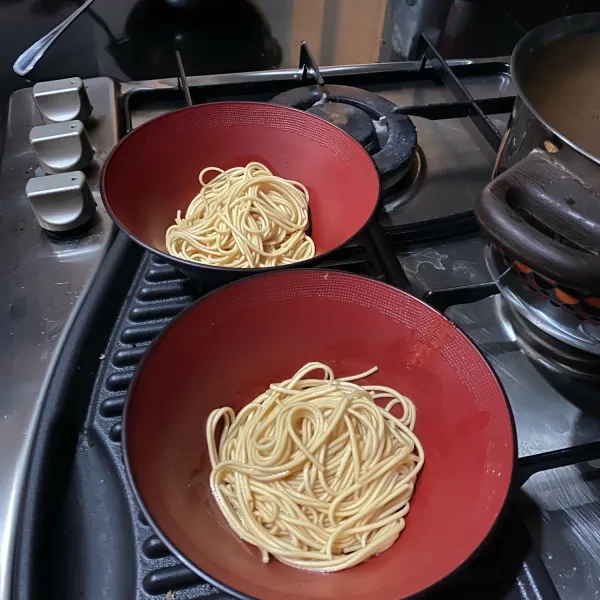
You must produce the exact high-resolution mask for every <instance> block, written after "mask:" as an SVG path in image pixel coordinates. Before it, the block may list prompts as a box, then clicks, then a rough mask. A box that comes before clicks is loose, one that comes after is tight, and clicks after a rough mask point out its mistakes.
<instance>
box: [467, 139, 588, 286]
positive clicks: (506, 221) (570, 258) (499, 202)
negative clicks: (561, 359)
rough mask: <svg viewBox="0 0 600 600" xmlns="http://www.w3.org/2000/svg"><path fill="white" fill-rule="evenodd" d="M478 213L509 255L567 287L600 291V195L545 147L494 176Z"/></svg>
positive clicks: (490, 234)
mask: <svg viewBox="0 0 600 600" xmlns="http://www.w3.org/2000/svg"><path fill="white" fill-rule="evenodd" d="M475 215H476V217H477V220H478V221H479V224H480V225H481V226H482V228H483V229H484V230H485V231H486V233H487V234H488V235H489V236H490V237H491V238H492V240H493V241H494V242H496V243H497V244H498V245H499V246H500V247H501V248H502V249H503V251H505V252H506V254H507V255H508V257H509V258H510V259H517V260H519V261H521V262H523V263H524V264H525V265H527V266H528V267H530V268H531V269H533V270H534V271H536V272H538V273H540V274H541V275H544V276H545V277H547V278H549V279H551V280H553V281H555V282H557V283H560V284H561V285H564V286H566V287H571V288H575V289H578V290H583V291H587V292H598V291H600V256H599V255H598V253H599V252H600V195H598V194H597V193H596V192H594V190H592V189H590V188H589V187H587V186H586V185H585V184H584V183H583V182H582V181H581V180H580V179H578V178H577V177H576V176H575V175H573V174H572V173H571V172H570V171H569V170H567V169H566V167H565V166H564V165H562V163H560V162H559V161H558V160H556V159H555V158H554V157H552V156H551V155H550V154H548V153H546V152H544V151H542V150H538V149H536V150H533V151H532V152H531V153H530V154H529V155H528V156H526V157H525V158H524V159H522V160H521V161H519V162H518V163H517V164H515V165H513V166H512V167H510V168H509V169H507V170H506V171H504V172H503V173H502V174H501V175H499V176H498V177H496V178H495V179H493V180H492V181H491V182H490V183H489V184H488V185H486V187H485V188H484V189H483V191H482V192H481V194H480V196H479V198H478V200H477V202H476V204H475Z"/></svg>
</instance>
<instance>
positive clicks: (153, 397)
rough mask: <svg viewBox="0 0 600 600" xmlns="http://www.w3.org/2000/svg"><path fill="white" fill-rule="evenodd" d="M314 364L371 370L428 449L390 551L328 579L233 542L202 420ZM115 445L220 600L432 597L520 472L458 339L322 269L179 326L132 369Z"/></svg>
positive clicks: (264, 280) (204, 306) (159, 524)
mask: <svg viewBox="0 0 600 600" xmlns="http://www.w3.org/2000/svg"><path fill="white" fill-rule="evenodd" d="M309 361H321V362H324V363H327V364H329V365H330V366H331V367H332V368H333V370H334V372H335V373H336V375H337V376H346V375H350V374H355V373H359V372H361V371H365V370H367V369H370V368H371V367H372V366H374V365H376V366H378V367H379V371H378V372H377V373H376V374H375V375H374V376H372V378H370V380H369V381H372V382H373V383H378V384H384V385H388V386H391V387H393V388H396V389H398V390H399V391H400V392H401V393H403V394H406V395H407V396H409V397H410V398H411V399H412V400H413V401H414V403H415V405H416V409H417V423H416V429H415V432H416V434H417V435H418V436H419V438H420V440H421V442H422V444H423V447H424V449H425V466H424V468H423V471H422V473H421V475H420V477H419V480H418V483H417V487H416V491H415V494H414V497H413V499H412V501H411V510H410V513H409V514H408V517H407V525H406V529H405V530H404V531H403V532H402V533H401V535H400V537H399V539H398V540H397V541H396V542H395V543H394V544H393V546H392V547H391V548H389V549H388V550H386V551H385V552H383V553H382V554H380V555H379V556H376V557H373V558H371V559H369V560H368V561H366V562H365V563H363V564H360V565H358V566H356V567H353V568H351V569H347V570H345V571H341V572H337V573H329V574H318V573H313V572H309V571H302V570H298V569H294V568H291V567H288V566H285V565H283V564H281V563H279V562H278V561H277V560H274V559H272V560H271V562H270V563H269V564H263V563H262V562H261V557H260V553H259V551H258V550H257V549H256V548H254V547H253V546H250V545H248V544H246V543H244V542H242V541H241V540H240V539H239V538H238V537H237V536H236V535H235V534H234V533H233V531H232V530H231V529H230V528H229V527H228V525H227V523H226V521H225V519H224V517H223V516H222V515H221V513H220V511H219V508H218V506H217V504H216V502H215V501H214V499H213V497H212V494H211V491H210V487H209V474H210V463H209V457H208V450H207V444H206V432H205V427H206V420H207V417H208V415H209V414H210V412H211V411H212V410H214V409H215V408H218V407H222V406H231V407H233V408H234V410H235V411H236V413H237V412H238V411H239V410H240V409H241V408H242V407H243V406H244V405H246V404H247V403H248V402H250V401H251V400H253V399H254V398H255V397H256V396H257V395H258V394H259V393H261V392H262V391H264V389H265V388H267V387H268V385H269V384H270V383H272V382H277V381H282V380H284V379H286V378H288V377H290V376H291V375H292V374H293V373H295V372H296V370H297V369H299V368H300V367H301V366H302V365H304V364H305V363H306V362H309ZM123 443H124V453H125V465H126V469H127V473H128V477H129V481H130V483H131V485H132V487H133V489H134V492H135V496H136V498H137V501H138V502H139V504H140V506H141V507H142V510H143V512H144V514H145V515H146V518H147V519H148V521H149V522H150V523H151V525H152V526H153V527H154V529H155V530H156V532H157V533H158V535H159V536H160V537H161V538H162V540H163V541H164V542H165V543H166V545H167V546H168V547H169V548H170V549H171V550H172V551H173V552H174V553H175V554H176V555H177V556H178V557H179V558H180V559H181V560H182V561H183V562H184V563H185V564H186V565H187V566H188V567H190V569H192V570H193V571H195V572H196V573H198V574H199V575H200V576H201V577H203V578H204V579H206V580H208V581H210V582H212V583H213V584H214V585H216V586H217V587H219V588H222V589H224V590H226V591H227V592H229V593H231V594H232V595H234V596H235V597H237V598H243V599H249V598H260V599H261V600H307V599H313V600H342V599H343V600H371V599H372V598H377V599H378V600H399V599H405V598H409V597H413V596H414V595H416V594H419V593H420V592H424V591H425V590H429V589H430V588H431V587H432V586H435V585H436V584H439V583H440V582H443V581H444V580H445V579H446V578H447V577H448V575H449V574H451V573H453V572H454V571H455V570H456V569H457V568H458V567H460V566H461V565H463V564H464V563H465V561H467V559H469V557H471V556H472V555H473V554H474V553H475V551H476V550H477V549H478V548H479V547H480V545H481V544H482V543H483V541H484V540H485V539H486V537H487V536H488V534H489V533H490V531H491V530H492V527H493V526H494V524H495V523H496V521H497V519H498V517H499V515H500V513H501V510H502V508H503V506H504V504H505V501H506V498H507V494H508V491H509V487H510V485H511V479H512V475H513V469H514V462H515V442H514V430H513V423H512V418H511V414H510V409H509V407H508V404H507V401H506V398H505V396H504V394H503V392H502V389H501V387H500V385H499V384H498V382H497V380H496V378H495V376H494V374H493V372H492V370H491V369H490V367H489V366H488V364H487V363H486V361H485V360H484V359H483V358H482V356H481V355H480V354H479V352H478V351H477V349H476V348H475V347H474V346H473V344H472V343H471V342H470V341H469V340H468V339H467V337H466V336H465V335H464V334H463V333H461V332H460V331H459V330H458V329H457V328H456V327H455V326H454V325H453V324H452V323H451V322H450V321H448V320H447V319H446V318H444V317H443V316H442V315H441V314H439V313H437V312H436V311H434V310H433V309H432V308H430V307H429V306H427V305H426V304H424V303H423V302H421V301H420V300H417V299H416V298H414V297H412V296H410V295H409V294H407V293H405V292H402V291H399V290H397V289H395V288H393V287H390V286H388V285H386V284H383V283H380V282H378V281H375V280H372V279H368V278H365V277H360V276H358V275H352V274H348V273H342V272H336V271H325V270H319V269H313V270H306V269H295V270H287V271H278V272H273V273H268V274H265V275H261V276H257V277H250V278H247V279H243V280H241V281H238V282H235V283H233V284H231V285H228V286H225V287H223V288H221V289H219V290H217V291H215V292H213V293H211V294H209V295H207V296H205V297H204V298H202V299H201V300H200V301H198V302H197V303H196V304H194V305H193V306H192V307H191V308H189V309H188V310H187V311H185V312H184V313H183V314H182V315H181V316H179V317H178V318H177V319H176V320H175V321H174V322H173V323H172V324H171V325H170V326H169V327H168V328H167V329H166V330H165V331H164V333H163V334H162V335H161V336H160V337H159V338H158V339H157V341H156V342H155V343H154V344H153V346H152V347H151V348H150V349H149V351H148V352H147V354H146V356H145V358H144V360H143V362H142V364H141V365H140V367H139V369H138V372H137V374H136V377H135V379H134V381H133V383H132V385H131V388H130V390H129V394H128V398H127V402H126V407H125V414H124V425H123Z"/></svg>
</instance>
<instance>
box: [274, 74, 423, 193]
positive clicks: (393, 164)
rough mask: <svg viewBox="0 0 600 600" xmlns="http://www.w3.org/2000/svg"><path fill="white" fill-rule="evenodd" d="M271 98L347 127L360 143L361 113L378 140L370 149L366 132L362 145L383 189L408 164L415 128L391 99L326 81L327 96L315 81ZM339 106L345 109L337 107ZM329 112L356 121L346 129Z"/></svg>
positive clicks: (414, 144)
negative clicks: (375, 169)
mask: <svg viewBox="0 0 600 600" xmlns="http://www.w3.org/2000/svg"><path fill="white" fill-rule="evenodd" d="M271 102H273V103H275V104H281V105H283V106H291V107H293V108H298V109H300V110H306V111H310V112H313V114H317V115H318V116H319V117H321V118H324V119H326V120H327V121H329V122H330V123H334V125H337V126H338V127H340V128H341V129H343V130H344V131H347V133H349V134H350V135H352V136H353V137H355V139H357V140H358V141H359V142H361V143H362V144H363V145H365V143H364V142H363V141H362V139H361V138H363V137H364V135H365V134H364V133H362V131H363V127H365V125H366V121H365V119H364V118H363V117H362V116H361V117H360V120H359V117H358V114H359V113H364V114H365V116H367V117H368V118H369V120H370V121H371V124H372V127H373V129H374V131H375V134H376V139H377V142H378V143H375V144H374V148H372V149H371V148H370V147H369V140H370V139H373V140H374V141H375V137H373V138H371V135H368V136H367V144H366V145H365V146H366V148H367V150H368V151H370V152H371V153H372V157H373V162H374V163H375V166H376V167H377V170H378V171H379V175H380V177H381V185H382V188H383V189H388V188H390V187H391V186H393V185H394V184H396V183H397V182H398V181H400V180H401V179H402V178H403V177H404V175H406V173H407V171H408V170H409V169H410V167H411V163H412V158H413V156H414V154H415V151H416V149H417V130H416V128H415V126H414V124H413V122H412V121H411V120H410V118H409V117H408V116H406V115H402V114H399V113H398V112H396V111H397V109H398V107H397V106H396V105H395V104H394V103H393V102H390V101H389V100H386V99H385V98H382V97H381V96H379V95H378V94H374V93H372V92H368V91H366V90H361V89H358V88H353V87H348V86H345V85H328V86H327V96H326V98H325V99H324V101H323V92H322V90H321V89H320V88H319V87H318V86H316V85H311V86H306V87H299V88H294V89H292V90H288V91H287V92H283V93H282V94H279V95H278V96H275V98H273V99H272V100H271ZM340 106H344V107H349V109H347V108H344V109H340V108H339V107H340ZM322 107H326V108H322ZM355 109H356V110H355ZM342 111H345V112H342ZM323 113H324V114H323ZM332 115H338V116H340V115H346V116H348V119H349V120H350V119H352V120H353V121H354V119H356V123H358V124H359V125H354V124H352V125H351V126H350V129H351V130H350V131H348V129H346V128H345V127H341V126H340V124H338V123H336V122H335V121H333V120H332ZM335 118H337V117H335ZM363 123H364V124H365V125H363ZM357 130H359V131H358V135H356V133H357Z"/></svg>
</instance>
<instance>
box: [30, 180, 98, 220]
mask: <svg viewBox="0 0 600 600" xmlns="http://www.w3.org/2000/svg"><path fill="white" fill-rule="evenodd" d="M25 192H26V194H27V198H28V199H29V202H31V207H32V208H33V212H34V213H35V216H36V217H37V220H38V222H39V224H40V226H41V227H42V228H43V229H46V230H48V231H54V232H65V231H70V230H71V229H75V228H76V227H80V226H81V225H83V224H84V223H86V222H87V221H89V220H90V219H91V218H92V216H93V215H94V212H95V210H96V202H95V200H94V196H93V195H92V191H91V189H90V186H89V185H88V183H87V180H86V178H85V175H84V174H83V173H82V172H81V171H72V172H71V173H60V174H59V175H46V176H44V177H34V178H33V179H30V180H29V181H28V182H27V185H26V187H25Z"/></svg>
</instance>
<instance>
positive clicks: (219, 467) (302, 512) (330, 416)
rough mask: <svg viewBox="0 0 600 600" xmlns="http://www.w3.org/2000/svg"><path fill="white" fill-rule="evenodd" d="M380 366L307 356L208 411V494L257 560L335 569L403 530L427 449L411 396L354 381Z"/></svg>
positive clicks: (387, 542)
mask: <svg viewBox="0 0 600 600" xmlns="http://www.w3.org/2000/svg"><path fill="white" fill-rule="evenodd" d="M219 185H222V183H219ZM376 370H377V368H376V367H374V368H373V369H370V370H369V371H366V372H364V373H359V374H358V375H354V376H351V377H344V378H339V379H336V378H335V375H334V373H333V371H332V369H331V368H330V367H328V366H327V365H325V364H322V363H317V362H313V363H307V364H306V365H304V366H303V367H302V368H301V369H300V370H299V371H298V372H297V373H296V374H295V375H294V376H293V377H291V378H290V379H288V380H286V381H283V382H281V383H274V384H271V385H270V386H269V389H268V390H266V391H265V392H264V393H263V394H261V395H260V396H258V397H257V398H256V399H254V400H253V401H252V402H250V403H249V404H248V405H246V406H245V407H244V408H242V410H241V411H240V412H239V413H238V414H237V415H235V413H234V411H233V410H232V409H231V408H220V409H217V410H214V411H213V412H212V413H211V414H210V416H209V418H208V421H207V424H206V436H207V442H208V451H209V456H210V462H211V466H212V471H211V475H210V486H211V490H212V493H213V495H214V496H215V498H216V500H217V502H218V504H219V507H220V509H221V511H222V513H223V515H224V516H225V519H226V520H227V522H228V524H229V526H230V527H231V528H232V529H233V530H234V531H235V533H236V534H237V535H238V536H239V537H240V538H241V539H242V540H244V541H246V542H248V543H250V544H253V545H254V546H256V547H257V548H259V549H260V551H261V554H262V559H263V562H268V560H269V556H270V555H272V556H273V557H275V558H276V559H277V560H279V561H280V562H283V563H284V564H286V565H289V566H292V567H297V568H301V569H309V570H313V571H322V572H332V571H339V570H342V569H347V568H349V567H352V566H354V565H356V564H359V563H360V562H363V561H365V560H367V559H368V558H369V557H371V556H373V555H375V554H378V553H380V552H383V551H384V550H386V549H387V548H389V547H390V546H391V545H392V544H393V543H394V542H395V541H396V539H397V538H398V536H399V535H400V533H401V532H402V530H403V529H404V527H405V517H406V515H407V513H408V512H409V509H410V500H411V498H412V495H413V492H414V488H415V484H416V480H417V476H418V474H419V471H420V470H421V468H422V467H423V462H424V459H425V453H424V451H423V447H422V446H421V443H420V442H419V439H418V438H417V436H416V435H415V434H414V433H413V429H414V426H415V416H416V410H415V406H414V404H413V403H412V402H411V401H410V400H409V399H408V398H406V397H405V396H403V395H402V394H400V393H399V392H397V391H396V390H394V389H392V388H389V387H385V386H381V385H364V386H361V385H359V384H358V383H356V382H357V381H358V380H359V379H362V378H365V377H367V376H369V375H372V374H373V373H375V372H376ZM315 371H316V372H321V373H322V378H320V379H319V378H316V376H315V374H314V372H315ZM376 400H377V401H380V400H383V401H387V405H386V406H385V407H381V406H379V405H378V404H377V403H376ZM394 407H400V408H401V409H402V416H400V417H396V416H395V415H393V414H392V412H391V411H392V409H393V408H394ZM219 425H221V426H222V433H221V436H220V439H219V441H218V442H217V439H216V438H217V435H216V432H217V429H218V427H219Z"/></svg>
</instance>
